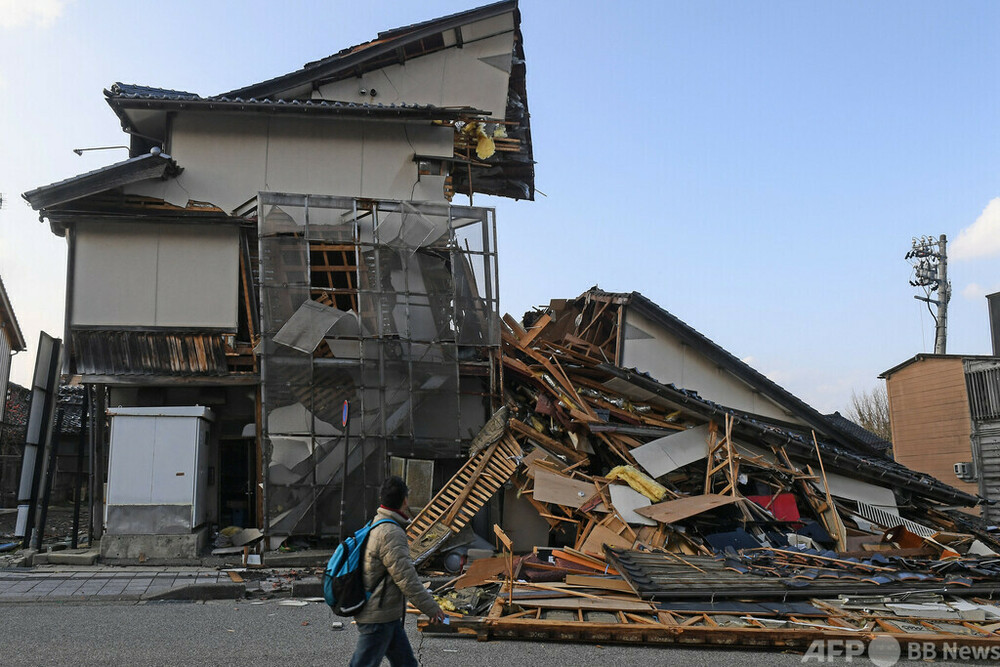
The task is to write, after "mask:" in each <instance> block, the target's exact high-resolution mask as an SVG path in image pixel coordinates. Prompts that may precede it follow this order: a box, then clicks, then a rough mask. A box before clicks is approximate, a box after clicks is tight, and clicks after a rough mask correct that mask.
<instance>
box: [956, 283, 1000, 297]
mask: <svg viewBox="0 0 1000 667" xmlns="http://www.w3.org/2000/svg"><path fill="white" fill-rule="evenodd" d="M994 292H1000V283H997V284H994V285H993V286H992V287H984V286H983V285H980V284H979V283H969V284H968V285H966V286H965V287H963V288H962V297H963V298H965V299H968V300H969V301H980V300H982V299H984V298H986V295H987V294H993V293H994Z"/></svg>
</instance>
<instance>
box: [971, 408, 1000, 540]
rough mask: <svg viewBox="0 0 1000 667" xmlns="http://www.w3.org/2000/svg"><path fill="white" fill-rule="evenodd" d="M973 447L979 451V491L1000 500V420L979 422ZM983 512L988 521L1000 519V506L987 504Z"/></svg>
mask: <svg viewBox="0 0 1000 667" xmlns="http://www.w3.org/2000/svg"><path fill="white" fill-rule="evenodd" d="M973 447H974V448H975V450H976V451H977V452H978V453H979V457H978V459H979V460H978V461H977V462H976V463H977V465H978V466H979V489H980V490H979V493H980V495H982V496H983V497H985V498H986V499H987V500H995V501H1000V420H993V421H984V422H977V423H976V426H975V434H974V435H973ZM983 514H984V515H985V517H986V519H987V520H988V521H993V522H996V521H1000V506H997V505H987V506H986V508H985V509H984V511H983Z"/></svg>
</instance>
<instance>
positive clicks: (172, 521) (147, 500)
mask: <svg viewBox="0 0 1000 667" xmlns="http://www.w3.org/2000/svg"><path fill="white" fill-rule="evenodd" d="M108 415H109V416H110V417H111V447H110V452H109V461H108V488H107V504H106V505H105V525H106V527H107V531H108V533H109V534H112V535H115V534H117V535H178V534H185V533H190V532H192V531H193V530H194V529H196V528H197V527H198V526H200V525H202V524H204V523H205V522H206V520H207V511H208V510H207V503H206V492H207V489H206V487H207V483H208V435H209V429H210V425H211V422H212V420H213V418H214V417H213V415H212V411H211V410H210V409H209V408H206V407H203V406H185V407H154V408H112V409H110V410H108Z"/></svg>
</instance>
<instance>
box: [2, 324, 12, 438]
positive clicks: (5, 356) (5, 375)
mask: <svg viewBox="0 0 1000 667" xmlns="http://www.w3.org/2000/svg"><path fill="white" fill-rule="evenodd" d="M9 378H10V341H8V340H7V332H6V331H3V330H0V422H2V421H3V419H4V414H3V411H4V407H5V406H6V404H7V380H8V379H9Z"/></svg>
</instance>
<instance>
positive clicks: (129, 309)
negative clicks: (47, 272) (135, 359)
mask: <svg viewBox="0 0 1000 667" xmlns="http://www.w3.org/2000/svg"><path fill="white" fill-rule="evenodd" d="M238 277H239V232H238V230H237V229H236V228H235V227H231V226H228V225H224V226H220V225H215V226H207V225H177V226H168V225H153V224H144V223H100V224H88V225H80V226H79V227H78V229H77V231H76V257H75V268H74V273H73V295H72V298H73V303H72V323H73V324H74V325H77V326H142V327H213V328H215V327H218V328H225V329H232V330H235V328H236V318H237V307H238V306H237V299H238Z"/></svg>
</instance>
